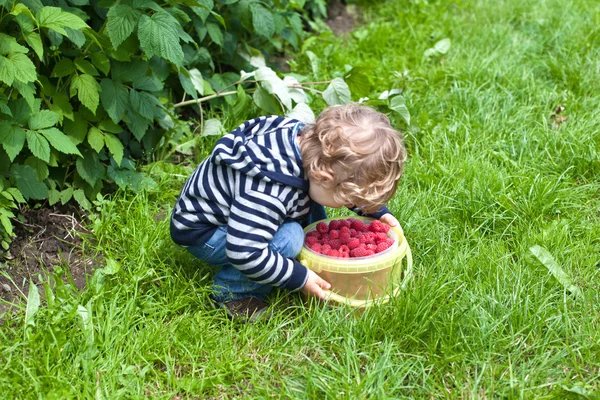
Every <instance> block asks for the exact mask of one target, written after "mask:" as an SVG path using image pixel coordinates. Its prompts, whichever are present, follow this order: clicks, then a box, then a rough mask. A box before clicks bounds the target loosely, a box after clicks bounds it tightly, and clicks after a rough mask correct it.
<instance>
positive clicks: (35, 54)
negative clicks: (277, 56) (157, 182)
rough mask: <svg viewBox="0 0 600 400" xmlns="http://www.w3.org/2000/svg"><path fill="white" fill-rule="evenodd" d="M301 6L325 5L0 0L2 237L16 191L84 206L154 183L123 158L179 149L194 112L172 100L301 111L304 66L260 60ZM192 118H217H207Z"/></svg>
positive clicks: (291, 26)
mask: <svg viewBox="0 0 600 400" xmlns="http://www.w3.org/2000/svg"><path fill="white" fill-rule="evenodd" d="M307 10H312V12H317V13H321V14H323V13H324V12H325V11H324V10H325V8H324V1H323V0H309V1H305V0H266V1H258V0H215V1H213V0H182V1H173V0H167V1H166V2H163V3H160V4H159V3H156V2H154V1H152V0H99V1H96V0H44V1H40V0H26V1H15V2H10V1H7V0H0V144H1V146H0V239H1V244H2V247H3V248H4V249H7V248H8V245H9V242H10V237H11V235H12V223H11V218H14V214H13V212H12V211H11V210H12V209H15V208H16V207H17V204H18V203H24V202H28V201H45V202H46V201H47V203H48V204H50V205H53V204H56V203H58V202H61V203H63V204H64V203H66V202H68V201H70V200H71V199H74V200H76V201H77V202H78V203H79V204H80V205H81V206H82V207H83V208H89V207H90V202H89V200H91V199H94V198H96V197H97V195H98V194H99V193H101V192H106V191H107V190H110V189H112V188H113V187H115V185H118V186H120V187H126V188H130V189H133V190H140V189H142V188H144V187H147V186H149V185H153V183H154V182H153V181H152V180H151V179H150V178H148V177H146V176H144V175H142V174H141V173H138V172H136V168H135V162H136V161H137V160H144V161H148V160H152V159H155V158H161V157H165V156H166V155H168V154H169V153H170V152H173V151H175V150H177V151H181V152H183V153H185V152H186V151H189V148H190V141H191V142H192V143H191V145H193V135H192V133H193V132H192V129H191V127H190V124H189V123H188V122H186V120H187V119H188V118H187V117H190V116H191V117H195V116H199V117H200V119H201V121H202V115H203V112H202V108H201V107H200V109H199V110H196V107H187V108H185V109H186V110H190V111H189V113H192V112H197V114H192V115H190V114H189V113H188V114H187V115H186V118H181V117H180V116H179V115H178V111H179V110H181V109H183V106H187V105H190V104H196V103H198V104H199V105H202V104H203V103H205V102H209V103H210V106H211V107H210V108H209V110H217V111H218V110H226V111H228V112H231V113H232V114H233V115H234V118H235V116H236V115H241V114H243V113H244V112H246V113H247V111H248V109H249V107H250V106H251V107H258V108H260V109H262V110H263V111H265V112H269V113H280V112H285V113H295V115H300V114H302V115H304V116H306V115H307V114H312V112H311V111H310V108H309V107H307V106H306V104H305V103H306V102H308V101H310V98H311V97H310V95H307V94H306V93H305V92H304V90H303V86H302V84H301V83H300V82H299V81H301V80H302V77H289V79H288V78H286V79H287V80H286V81H284V80H282V79H281V78H280V77H279V76H278V75H277V74H276V73H275V72H273V70H271V69H270V68H269V67H268V66H266V65H265V62H264V60H265V55H269V54H274V53H277V52H281V51H283V50H285V48H293V49H296V48H298V46H299V45H300V44H301V41H302V38H303V37H304V35H305V32H304V30H303V27H304V24H305V22H306V21H307V19H308V18H307V16H308V15H310V12H311V11H307ZM243 71H254V72H252V73H250V74H247V73H244V72H243ZM326 83H327V82H326ZM347 90H348V87H347V86H346V84H345V83H344V81H343V80H342V79H337V80H335V82H332V83H331V84H330V86H329V88H328V89H327V90H326V91H325V92H327V93H325V95H326V97H328V99H327V100H328V102H330V103H336V102H345V101H348V100H349V99H350V95H349V92H347ZM248 93H252V96H251V97H250V96H249V95H248ZM205 111H206V110H205ZM211 112H212V111H211ZM212 113H213V114H214V112H212ZM201 130H202V131H203V132H204V131H206V132H212V133H215V134H218V133H221V132H222V130H223V129H222V127H221V125H220V123H219V121H216V120H214V119H213V120H210V121H206V122H205V121H202V122H201ZM182 140H183V143H178V142H180V141H182ZM186 146H187V147H186Z"/></svg>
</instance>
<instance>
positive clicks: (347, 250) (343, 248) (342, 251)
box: [339, 244, 350, 255]
mask: <svg viewBox="0 0 600 400" xmlns="http://www.w3.org/2000/svg"><path fill="white" fill-rule="evenodd" d="M339 252H340V254H348V255H350V248H349V247H348V246H346V245H345V244H343V245H341V246H340V249H339Z"/></svg>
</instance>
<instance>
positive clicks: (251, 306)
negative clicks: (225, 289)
mask: <svg viewBox="0 0 600 400" xmlns="http://www.w3.org/2000/svg"><path fill="white" fill-rule="evenodd" d="M217 305H218V306H219V307H222V308H224V309H225V311H227V315H229V317H230V318H231V319H233V320H239V321H242V322H255V321H257V320H259V319H269V318H270V317H271V313H269V312H267V310H268V308H269V305H268V304H267V303H265V302H264V301H262V300H259V299H257V298H256V297H244V298H243V299H239V300H232V301H227V302H224V303H221V302H217Z"/></svg>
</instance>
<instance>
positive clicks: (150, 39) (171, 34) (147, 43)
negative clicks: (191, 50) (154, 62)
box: [138, 12, 184, 65]
mask: <svg viewBox="0 0 600 400" xmlns="http://www.w3.org/2000/svg"><path fill="white" fill-rule="evenodd" d="M173 20H174V18H173V17H171V16H170V15H169V14H168V13H166V12H157V13H156V14H154V15H152V16H151V17H149V16H147V15H143V16H142V17H141V19H140V23H139V27H138V37H139V40H140V45H141V47H142V49H143V50H144V53H145V54H146V55H147V56H148V58H150V57H152V56H154V55H156V56H158V57H161V58H164V59H166V60H169V61H171V62H172V63H173V64H175V65H181V63H182V62H183V57H184V55H183V49H182V48H181V45H180V44H179V35H178V33H177V28H176V25H175V24H173Z"/></svg>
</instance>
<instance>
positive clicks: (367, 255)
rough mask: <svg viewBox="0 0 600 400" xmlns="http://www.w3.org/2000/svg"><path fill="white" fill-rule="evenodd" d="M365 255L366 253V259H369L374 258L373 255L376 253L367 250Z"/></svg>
mask: <svg viewBox="0 0 600 400" xmlns="http://www.w3.org/2000/svg"><path fill="white" fill-rule="evenodd" d="M365 253H366V256H365V257H369V256H372V255H373V254H375V252H374V251H373V250H367V251H366V252H365Z"/></svg>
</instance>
